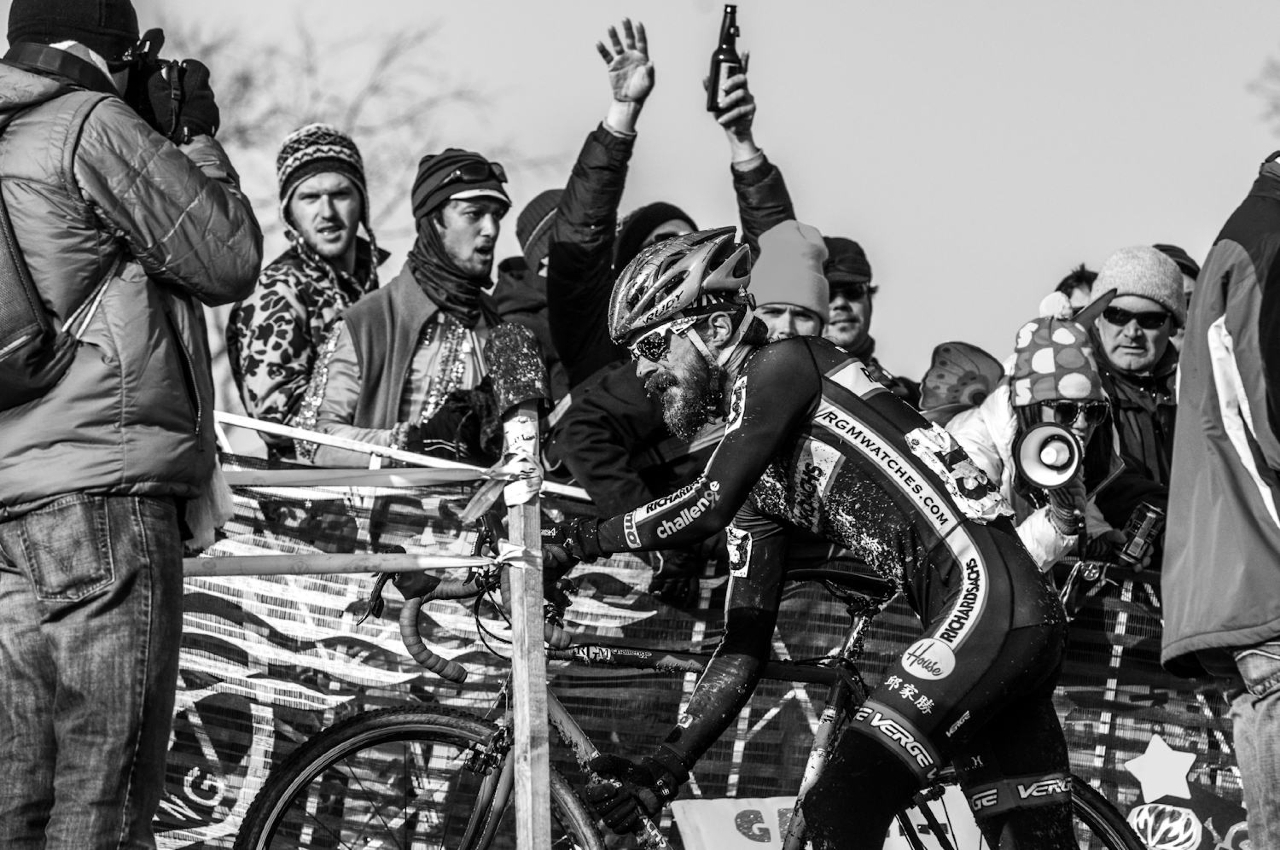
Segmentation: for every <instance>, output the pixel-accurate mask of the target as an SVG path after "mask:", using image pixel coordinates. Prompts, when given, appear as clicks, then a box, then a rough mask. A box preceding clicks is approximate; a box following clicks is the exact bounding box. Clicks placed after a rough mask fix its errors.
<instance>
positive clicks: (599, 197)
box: [547, 125, 635, 387]
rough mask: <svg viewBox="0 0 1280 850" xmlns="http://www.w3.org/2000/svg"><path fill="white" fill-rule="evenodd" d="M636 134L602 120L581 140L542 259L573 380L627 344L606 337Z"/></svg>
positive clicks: (557, 339)
mask: <svg viewBox="0 0 1280 850" xmlns="http://www.w3.org/2000/svg"><path fill="white" fill-rule="evenodd" d="M634 146H635V139H634V138H630V137H619V136H615V135H614V134H613V133H610V132H609V131H608V130H606V129H605V128H604V126H603V125H601V126H599V127H597V128H596V129H595V130H594V131H593V132H592V133H591V134H590V135H589V136H587V140H586V142H585V143H584V144H583V146H582V152H581V153H579V154H578V160H577V162H575V163H574V165H573V172H572V173H571V174H570V176H569V182H568V184H567V185H566V186H565V191H564V194H563V195H562V196H561V197H560V205H559V207H558V208H557V209H556V216H555V221H554V224H553V225H552V228H551V244H550V248H549V251H548V255H547V256H548V262H547V311H548V320H549V322H550V325H551V339H552V342H553V343H554V345H555V348H556V351H558V352H559V354H560V362H561V363H562V364H563V365H564V368H565V371H566V373H567V374H568V376H569V385H570V387H573V386H577V385H578V384H580V383H582V381H583V380H585V379H586V378H588V377H589V376H591V375H592V374H594V373H595V372H596V371H597V370H599V369H600V368H601V367H602V366H605V365H608V364H609V363H613V362H615V361H617V360H621V359H622V358H623V357H625V352H623V351H622V349H620V348H619V347H618V346H616V345H614V344H613V341H612V340H611V339H610V338H609V327H608V312H609V293H610V291H611V289H612V287H613V245H614V239H615V231H616V230H617V227H618V205H619V204H620V203H621V202H622V190H623V188H624V186H625V185H626V179H627V163H628V162H630V160H631V151H632V149H633V147H634Z"/></svg>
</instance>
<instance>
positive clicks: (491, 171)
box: [436, 159, 507, 189]
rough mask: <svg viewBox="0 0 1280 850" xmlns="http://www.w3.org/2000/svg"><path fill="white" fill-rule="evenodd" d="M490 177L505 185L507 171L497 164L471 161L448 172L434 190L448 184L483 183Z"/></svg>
mask: <svg viewBox="0 0 1280 850" xmlns="http://www.w3.org/2000/svg"><path fill="white" fill-rule="evenodd" d="M490 177H492V178H493V179H495V180H497V181H498V182H499V183H506V182H507V171H506V169H504V168H503V167H502V165H501V164H499V163H496V162H486V161H482V160H478V159H473V160H471V161H470V162H466V163H463V164H462V165H459V166H458V167H457V168H455V169H454V170H453V171H451V172H449V174H448V176H447V177H445V178H444V179H443V180H441V181H440V184H439V186H437V187H436V188H437V189H438V188H440V186H448V185H449V184H450V183H483V182H484V181H486V180H488V179H489V178H490Z"/></svg>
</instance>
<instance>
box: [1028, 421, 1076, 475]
mask: <svg viewBox="0 0 1280 850" xmlns="http://www.w3.org/2000/svg"><path fill="white" fill-rule="evenodd" d="M1083 459H1084V447H1083V446H1081V445H1080V441H1079V440H1077V439H1076V435H1075V434H1073V433H1071V431H1070V430H1069V429H1067V428H1064V427H1063V426H1061V425H1058V424H1057V423H1055V422H1040V423H1037V424H1035V425H1032V426H1031V427H1030V428H1028V429H1027V431H1026V433H1025V434H1023V435H1022V436H1021V437H1019V438H1018V442H1017V444H1016V445H1015V446H1014V447H1013V463H1014V465H1015V466H1016V467H1017V469H1018V472H1020V473H1022V477H1023V478H1025V479H1027V480H1028V481H1030V482H1031V483H1032V484H1034V485H1035V486H1036V487H1043V488H1044V489H1046V490H1055V489H1057V488H1058V487H1061V486H1063V485H1064V484H1066V483H1067V482H1068V481H1070V480H1071V476H1073V475H1075V474H1076V470H1077V469H1079V468H1080V463H1081V461H1082V460H1083Z"/></svg>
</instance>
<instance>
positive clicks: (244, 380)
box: [227, 237, 387, 455]
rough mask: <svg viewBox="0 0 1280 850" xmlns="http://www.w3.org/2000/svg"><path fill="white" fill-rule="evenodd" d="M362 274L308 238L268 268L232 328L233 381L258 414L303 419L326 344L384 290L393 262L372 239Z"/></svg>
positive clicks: (279, 446)
mask: <svg viewBox="0 0 1280 850" xmlns="http://www.w3.org/2000/svg"><path fill="white" fill-rule="evenodd" d="M356 246H357V247H356V271H355V274H354V275H348V274H346V273H345V272H341V271H339V270H337V269H335V268H334V267H333V266H332V265H331V264H330V263H328V262H326V261H325V260H324V259H323V258H321V257H320V255H319V254H317V253H316V252H315V251H314V250H313V249H312V248H311V247H310V246H308V245H307V244H306V243H305V242H304V241H302V239H300V238H296V237H295V238H294V240H293V245H292V246H291V247H290V248H289V250H287V251H285V252H284V253H283V254H281V255H280V256H279V257H277V258H276V259H275V261H273V262H272V263H271V265H269V266H267V267H266V269H264V270H263V272H262V276H261V277H260V278H259V279H258V285H257V287H256V288H255V289H254V291H253V293H252V294H250V296H249V297H248V298H246V299H244V300H243V301H241V302H240V303H238V304H236V306H235V308H234V309H233V310H232V311H231V317H230V320H229V321H228V323H227V357H228V359H229V360H230V362H231V375H232V377H233V378H234V379H235V382H236V388H237V389H238V390H239V391H240V398H241V400H242V401H243V402H244V407H245V410H246V411H248V413H249V415H250V416H253V417H255V418H257V419H263V420H266V421H268V422H277V423H280V424H288V423H289V422H290V420H291V419H292V418H293V417H294V416H295V415H296V414H297V412H298V407H299V405H300V404H301V402H302V397H303V395H304V394H305V393H306V389H307V382H308V381H309V380H310V379H311V370H312V367H313V365H314V364H315V362H316V356H317V352H318V351H319V350H320V345H321V343H323V342H324V340H325V337H327V336H328V335H329V331H330V330H332V329H333V326H334V325H335V324H336V323H337V321H338V319H340V318H342V314H343V313H344V312H346V309H347V308H348V307H350V306H351V305H352V304H354V303H355V302H356V301H358V300H359V299H360V298H361V296H363V295H367V294H368V293H370V292H372V291H373V290H375V289H377V288H378V268H377V267H378V265H379V264H380V263H381V262H382V261H383V260H385V259H386V258H387V254H386V252H384V251H381V250H379V251H378V252H377V253H378V256H377V262H376V263H375V262H373V248H372V247H371V246H370V244H369V243H368V242H367V241H365V240H364V239H362V238H361V239H358V240H357V243H356ZM263 439H264V440H266V441H267V445H268V446H270V447H271V448H272V449H273V450H275V451H277V452H279V453H281V454H284V455H291V454H292V442H291V441H289V440H286V439H284V438H280V437H271V436H270V435H266V434H264V435H263Z"/></svg>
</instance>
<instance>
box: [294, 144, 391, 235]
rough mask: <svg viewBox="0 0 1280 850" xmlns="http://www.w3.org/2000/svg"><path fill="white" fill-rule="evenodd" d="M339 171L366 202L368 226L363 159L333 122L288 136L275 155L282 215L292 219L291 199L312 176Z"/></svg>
mask: <svg viewBox="0 0 1280 850" xmlns="http://www.w3.org/2000/svg"><path fill="white" fill-rule="evenodd" d="M326 172H336V173H338V174H344V175H346V176H347V177H349V178H351V182H352V183H354V184H355V185H356V188H357V189H359V190H360V198H361V200H362V201H363V202H364V207H363V212H362V213H361V223H362V224H364V226H365V230H368V229H369V190H368V188H367V187H366V186H365V179H364V160H363V159H362V158H361V157H360V149H359V148H357V147H356V143H355V142H354V141H352V139H351V137H350V136H348V135H347V134H346V133H344V132H342V131H341V130H339V129H338V128H337V127H334V126H332V125H330V124H308V125H306V126H305V127H299V128H298V129H296V130H294V131H293V132H292V133H290V134H289V135H288V136H286V137H285V140H284V144H282V145H281V146H280V154H279V155H278V156H277V157H276V178H277V179H278V180H279V183H280V217H281V218H282V219H284V223H285V224H287V225H289V226H290V227H292V226H293V222H292V221H290V219H289V201H290V200H291V199H292V198H293V193H294V192H295V191H297V188H298V186H300V185H301V184H302V182H303V181H304V180H306V179H307V178H309V177H314V176H315V175H317V174H324V173H326Z"/></svg>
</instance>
